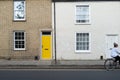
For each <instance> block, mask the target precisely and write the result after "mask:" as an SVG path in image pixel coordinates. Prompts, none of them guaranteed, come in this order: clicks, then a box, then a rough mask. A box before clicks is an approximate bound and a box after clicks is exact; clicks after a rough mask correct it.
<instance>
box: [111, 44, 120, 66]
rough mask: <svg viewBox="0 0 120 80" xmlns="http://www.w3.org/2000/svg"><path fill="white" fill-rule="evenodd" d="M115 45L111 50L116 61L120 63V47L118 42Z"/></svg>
mask: <svg viewBox="0 0 120 80" xmlns="http://www.w3.org/2000/svg"><path fill="white" fill-rule="evenodd" d="M113 45H114V47H113V48H112V50H111V57H113V58H115V62H117V61H119V65H120V56H119V55H120V50H119V49H118V44H117V43H114V44H113Z"/></svg>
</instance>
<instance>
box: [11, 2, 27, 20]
mask: <svg viewBox="0 0 120 80" xmlns="http://www.w3.org/2000/svg"><path fill="white" fill-rule="evenodd" d="M17 2H24V11H23V12H24V18H23V19H18V18H16V17H15V12H16V11H18V10H15V7H16V5H15V3H17ZM13 18H14V21H25V20H26V2H25V0H14V14H13Z"/></svg>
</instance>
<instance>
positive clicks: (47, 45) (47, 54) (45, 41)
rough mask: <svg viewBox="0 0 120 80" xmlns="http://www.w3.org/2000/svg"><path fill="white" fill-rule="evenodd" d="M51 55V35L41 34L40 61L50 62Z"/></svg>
mask: <svg viewBox="0 0 120 80" xmlns="http://www.w3.org/2000/svg"><path fill="white" fill-rule="evenodd" d="M51 53H52V48H51V34H42V59H46V60H50V59H51V58H52V57H51V56H52V54H51Z"/></svg>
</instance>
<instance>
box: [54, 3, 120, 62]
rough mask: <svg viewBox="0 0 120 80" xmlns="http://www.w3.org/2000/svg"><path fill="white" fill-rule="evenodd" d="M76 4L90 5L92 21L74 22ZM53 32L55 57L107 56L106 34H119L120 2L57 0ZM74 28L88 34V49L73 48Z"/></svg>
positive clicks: (95, 57)
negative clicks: (87, 50) (81, 23)
mask: <svg viewBox="0 0 120 80" xmlns="http://www.w3.org/2000/svg"><path fill="white" fill-rule="evenodd" d="M77 4H89V5H90V14H91V24H89V25H76V24H75V6H76V5H77ZM56 32H57V33H56V40H57V59H58V60H94V59H100V56H103V57H104V58H106V57H105V52H106V35H107V34H118V35H120V2H119V1H118V2H117V1H115V2H110V1H109V2H56ZM76 32H89V33H90V34H91V51H90V52H87V53H85V52H83V53H81V52H75V33H76ZM119 44H120V42H119Z"/></svg>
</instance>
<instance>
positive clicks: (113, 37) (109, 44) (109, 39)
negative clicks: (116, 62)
mask: <svg viewBox="0 0 120 80" xmlns="http://www.w3.org/2000/svg"><path fill="white" fill-rule="evenodd" d="M118 38H119V35H118V34H107V35H106V52H105V55H106V58H111V56H110V54H111V52H110V50H111V48H113V43H114V42H116V43H118V41H119V40H118Z"/></svg>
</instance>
